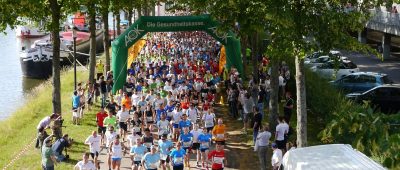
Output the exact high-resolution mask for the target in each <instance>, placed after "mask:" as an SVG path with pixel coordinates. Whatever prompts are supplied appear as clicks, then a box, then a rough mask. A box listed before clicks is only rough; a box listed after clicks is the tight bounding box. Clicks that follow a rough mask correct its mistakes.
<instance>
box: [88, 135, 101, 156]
mask: <svg viewBox="0 0 400 170" xmlns="http://www.w3.org/2000/svg"><path fill="white" fill-rule="evenodd" d="M100 141H101V136H99V135H97V136H96V137H94V136H93V135H90V136H89V137H88V138H87V139H86V140H85V143H86V144H89V147H90V153H96V152H98V153H100Z"/></svg>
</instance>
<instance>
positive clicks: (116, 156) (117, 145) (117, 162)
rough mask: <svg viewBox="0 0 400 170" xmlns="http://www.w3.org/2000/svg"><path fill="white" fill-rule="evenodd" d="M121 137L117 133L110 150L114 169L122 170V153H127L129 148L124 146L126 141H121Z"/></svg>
mask: <svg viewBox="0 0 400 170" xmlns="http://www.w3.org/2000/svg"><path fill="white" fill-rule="evenodd" d="M119 139H120V136H119V135H117V136H116V137H115V139H114V141H113V142H111V144H110V147H109V152H110V155H111V160H112V162H111V164H112V169H117V170H120V166H121V159H122V155H125V154H126V150H127V148H126V147H125V146H124V143H122V142H120V140H119ZM122 152H123V153H122Z"/></svg>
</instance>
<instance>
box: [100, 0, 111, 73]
mask: <svg viewBox="0 0 400 170" xmlns="http://www.w3.org/2000/svg"><path fill="white" fill-rule="evenodd" d="M109 7H110V0H101V1H100V13H101V18H102V21H103V46H104V52H105V54H106V68H105V70H106V73H107V72H108V71H110V63H111V62H110V60H111V59H110V53H109V49H110V35H109V32H108V27H109V26H108V12H109Z"/></svg>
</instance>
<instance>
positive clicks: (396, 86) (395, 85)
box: [362, 84, 400, 94]
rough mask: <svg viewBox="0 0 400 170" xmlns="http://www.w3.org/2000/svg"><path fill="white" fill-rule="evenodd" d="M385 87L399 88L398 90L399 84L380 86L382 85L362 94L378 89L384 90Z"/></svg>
mask: <svg viewBox="0 0 400 170" xmlns="http://www.w3.org/2000/svg"><path fill="white" fill-rule="evenodd" d="M386 87H388V88H399V89H400V84H382V85H379V86H376V87H374V88H372V89H369V90H367V91H365V92H364V93H362V94H366V93H369V92H370V91H374V90H376V89H378V88H386Z"/></svg>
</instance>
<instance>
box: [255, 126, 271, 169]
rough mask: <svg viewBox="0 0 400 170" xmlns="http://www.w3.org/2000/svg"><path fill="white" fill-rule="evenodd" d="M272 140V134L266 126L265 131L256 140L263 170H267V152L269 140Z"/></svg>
mask: <svg viewBox="0 0 400 170" xmlns="http://www.w3.org/2000/svg"><path fill="white" fill-rule="evenodd" d="M270 138H271V132H269V127H268V125H265V126H264V128H263V131H262V132H260V133H259V134H258V135H257V140H256V148H257V149H256V151H257V153H258V159H260V167H261V170H267V169H268V164H267V151H268V144H269V139H270Z"/></svg>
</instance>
